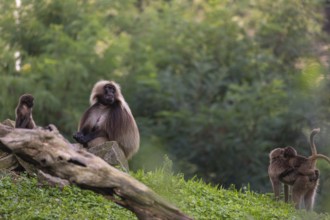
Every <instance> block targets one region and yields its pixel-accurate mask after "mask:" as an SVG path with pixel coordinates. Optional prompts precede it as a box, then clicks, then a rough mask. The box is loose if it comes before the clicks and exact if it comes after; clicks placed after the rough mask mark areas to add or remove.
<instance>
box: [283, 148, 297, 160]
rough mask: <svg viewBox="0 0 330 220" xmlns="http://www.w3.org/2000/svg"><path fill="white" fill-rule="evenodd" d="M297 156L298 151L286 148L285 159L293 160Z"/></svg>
mask: <svg viewBox="0 0 330 220" xmlns="http://www.w3.org/2000/svg"><path fill="white" fill-rule="evenodd" d="M295 156H297V151H296V150H295V149H294V148H293V147H285V148H284V157H285V158H291V157H295Z"/></svg>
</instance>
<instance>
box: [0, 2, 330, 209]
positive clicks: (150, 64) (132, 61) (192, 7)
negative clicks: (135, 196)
mask: <svg viewBox="0 0 330 220" xmlns="http://www.w3.org/2000/svg"><path fill="white" fill-rule="evenodd" d="M321 9H322V5H321V4H319V3H315V2H314V1H304V2H303V3H302V2H301V1H298V0H292V1H284V0H279V1H268V0H257V1H250V0H244V1H229V0H212V1H211V0H210V1H190V0H184V1H165V0H158V1H150V0H138V1H133V0H132V1H120V0H113V1H88V0H87V1H86V0H68V1H60V0H54V1H37V0H26V1H23V2H22V5H21V7H19V8H17V6H16V5H15V2H13V1H9V0H7V1H2V2H1V3H0V10H1V13H0V31H1V35H0V48H1V51H2V53H1V55H0V75H1V82H2V87H1V88H0V91H1V94H2V96H1V99H0V106H1V108H0V116H1V118H3V119H5V118H8V117H10V118H13V117H14V108H15V106H16V104H17V99H18V97H19V95H20V94H22V93H24V92H29V93H32V94H34V96H35V97H36V103H35V110H34V118H35V120H36V122H37V124H39V125H46V124H48V123H54V124H56V125H57V126H58V127H59V129H60V130H61V131H62V132H63V133H65V134H66V135H67V137H71V135H72V133H73V132H74V131H75V130H76V128H77V123H78V120H79V118H80V116H81V114H82V112H83V110H84V109H85V108H86V107H87V105H88V98H89V93H90V90H91V88H92V85H93V84H94V83H95V82H96V81H97V80H99V79H102V78H104V79H114V80H116V81H118V82H119V83H120V84H121V85H122V89H123V93H124V95H125V97H127V101H128V103H130V106H131V108H132V111H133V114H134V115H135V117H136V118H137V123H138V125H139V127H140V130H141V134H142V143H141V150H140V154H139V155H138V156H137V157H136V158H135V161H133V162H134V165H135V166H136V167H145V168H149V169H151V168H154V167H156V166H157V162H158V161H159V159H158V158H162V157H163V156H162V155H163V154H169V155H170V158H171V159H172V160H173V161H174V165H175V167H176V169H177V170H179V171H181V172H184V173H185V175H186V177H192V176H194V175H197V176H199V177H202V178H203V179H204V180H205V181H208V182H213V183H216V184H221V185H224V186H229V185H230V184H235V185H236V186H237V187H241V186H242V185H246V184H248V183H250V185H251V188H252V189H255V190H258V191H270V184H269V180H268V176H267V172H266V167H267V165H268V152H269V151H270V150H271V149H272V148H274V147H277V146H286V145H293V146H296V148H297V149H298V151H299V152H302V153H305V154H309V153H310V151H309V148H308V141H307V137H308V135H309V132H310V130H311V129H312V128H314V127H321V131H322V133H321V135H320V138H319V140H317V141H318V142H317V145H318V146H319V148H318V149H319V151H320V152H322V153H325V154H327V153H328V154H330V150H329V149H327V148H326V146H329V142H330V140H329V139H328V138H327V133H328V130H329V121H330V120H329V116H328V115H329V106H330V103H329V100H330V99H329V95H328V94H330V93H329V88H330V87H329V77H328V73H327V70H328V66H327V63H326V62H324V61H325V60H326V59H327V58H328V49H327V48H326V47H325V46H326V45H327V43H328V42H327V39H326V38H324V37H323V36H322V34H323V33H322V23H323V20H322V19H323V18H322V13H320V11H321ZM17 14H18V16H17ZM18 51H19V53H20V56H19V58H15V53H17V52H18ZM17 59H19V60H20V61H21V64H20V70H18V69H15V62H16V60H17ZM320 167H321V169H322V174H321V177H322V178H324V179H322V181H321V183H322V184H323V185H321V188H320V189H321V190H322V191H321V192H322V194H321V195H322V196H324V198H325V197H329V195H327V192H328V191H329V190H326V189H329V177H330V176H329V175H328V174H327V172H326V170H327V167H326V166H324V167H323V164H321V165H320ZM323 170H324V171H323ZM326 187H328V188H326ZM321 199H322V198H321ZM323 203H324V204H325V202H323ZM325 207H328V206H325V205H324V206H323V208H321V207H320V208H319V209H320V210H326V208H325ZM328 211H329V210H328Z"/></svg>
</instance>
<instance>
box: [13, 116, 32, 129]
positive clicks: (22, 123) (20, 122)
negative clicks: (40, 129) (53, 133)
mask: <svg viewBox="0 0 330 220" xmlns="http://www.w3.org/2000/svg"><path fill="white" fill-rule="evenodd" d="M29 121H30V120H29V118H28V117H19V118H17V119H16V122H15V128H26V127H27V125H28V124H29Z"/></svg>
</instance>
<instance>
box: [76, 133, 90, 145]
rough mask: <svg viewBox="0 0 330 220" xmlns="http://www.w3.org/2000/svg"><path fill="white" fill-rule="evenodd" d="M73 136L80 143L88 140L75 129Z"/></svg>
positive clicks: (85, 142)
mask: <svg viewBox="0 0 330 220" xmlns="http://www.w3.org/2000/svg"><path fill="white" fill-rule="evenodd" d="M73 138H74V139H75V140H76V141H77V142H78V143H80V144H87V142H88V141H89V140H88V139H87V137H86V136H85V135H84V134H83V133H82V132H80V131H77V132H76V133H75V134H74V135H73Z"/></svg>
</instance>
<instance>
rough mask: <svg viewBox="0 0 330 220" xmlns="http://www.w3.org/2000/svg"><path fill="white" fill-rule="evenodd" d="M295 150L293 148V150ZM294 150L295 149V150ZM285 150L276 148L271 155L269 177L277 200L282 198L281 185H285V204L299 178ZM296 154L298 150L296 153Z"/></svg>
mask: <svg viewBox="0 0 330 220" xmlns="http://www.w3.org/2000/svg"><path fill="white" fill-rule="evenodd" d="M292 149H293V148H292ZM293 150H294V149H293ZM284 151H285V148H276V149H274V150H272V151H271V152H270V154H269V159H270V163H269V166H268V175H269V179H270V182H271V184H272V188H273V192H274V194H275V199H276V200H278V199H279V197H280V191H281V185H282V183H284V195H285V202H288V200H289V187H288V185H293V184H294V182H295V181H296V179H297V178H298V175H300V174H298V172H297V171H296V170H295V169H294V168H293V167H292V166H291V165H290V163H289V160H288V158H286V157H285V156H284ZM293 153H295V154H296V150H294V152H293Z"/></svg>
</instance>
